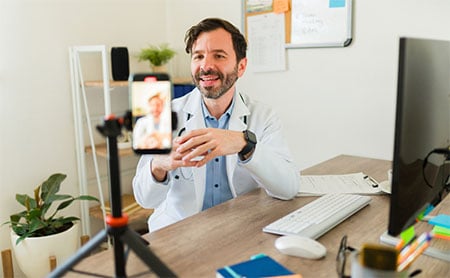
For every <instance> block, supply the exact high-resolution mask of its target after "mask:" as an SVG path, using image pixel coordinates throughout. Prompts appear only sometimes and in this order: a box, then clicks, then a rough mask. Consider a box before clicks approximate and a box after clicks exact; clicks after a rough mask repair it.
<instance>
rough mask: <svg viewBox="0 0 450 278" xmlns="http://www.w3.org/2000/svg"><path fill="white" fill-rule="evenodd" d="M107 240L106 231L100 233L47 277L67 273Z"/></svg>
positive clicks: (54, 277)
mask: <svg viewBox="0 0 450 278" xmlns="http://www.w3.org/2000/svg"><path fill="white" fill-rule="evenodd" d="M107 238H108V233H107V231H106V230H102V231H100V232H99V233H98V234H96V235H95V236H94V237H93V238H92V239H91V240H89V241H88V242H87V243H86V244H85V245H83V246H82V247H81V248H80V249H79V250H78V252H77V253H76V254H75V255H74V256H72V257H70V258H69V259H67V261H65V262H64V263H63V264H62V265H60V266H58V267H57V268H56V269H55V270H53V271H52V272H51V273H50V274H49V276H48V277H49V278H57V277H61V276H62V275H63V274H64V273H66V272H67V271H69V270H70V269H71V268H72V267H73V266H74V265H76V264H77V263H78V262H80V261H81V260H83V259H84V258H85V257H87V256H89V255H90V253H91V252H92V251H94V249H95V248H97V247H98V246H100V244H101V243H102V242H104V241H105V240H107Z"/></svg>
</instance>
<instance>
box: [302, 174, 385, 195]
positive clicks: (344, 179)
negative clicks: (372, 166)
mask: <svg viewBox="0 0 450 278" xmlns="http://www.w3.org/2000/svg"><path fill="white" fill-rule="evenodd" d="M326 193H354V194H381V193H383V191H382V190H381V188H380V186H379V183H378V182H377V181H376V180H374V179H373V178H371V177H369V176H368V175H365V174H364V173H362V172H360V173H353V174H344V175H303V176H301V177H300V190H299V192H298V193H297V197H298V196H320V195H323V194H326Z"/></svg>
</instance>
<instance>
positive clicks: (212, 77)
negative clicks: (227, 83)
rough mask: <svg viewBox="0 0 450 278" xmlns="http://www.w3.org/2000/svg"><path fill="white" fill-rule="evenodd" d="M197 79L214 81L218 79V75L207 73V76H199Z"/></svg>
mask: <svg viewBox="0 0 450 278" xmlns="http://www.w3.org/2000/svg"><path fill="white" fill-rule="evenodd" d="M199 79H200V80H201V81H205V82H208V81H216V80H219V77H218V76H211V75H207V76H200V78H199Z"/></svg>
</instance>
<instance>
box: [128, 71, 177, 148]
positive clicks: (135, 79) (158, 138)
mask: <svg viewBox="0 0 450 278" xmlns="http://www.w3.org/2000/svg"><path fill="white" fill-rule="evenodd" d="M130 97H131V101H130V103H131V113H132V124H133V136H132V144H133V150H134V151H135V152H136V153H139V154H163V153H169V152H170V151H171V146H172V118H171V117H172V109H171V99H172V84H171V82H170V80H169V76H168V75H166V74H136V75H133V76H132V77H131V85H130Z"/></svg>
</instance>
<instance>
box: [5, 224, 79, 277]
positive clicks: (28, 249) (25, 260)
mask: <svg viewBox="0 0 450 278" xmlns="http://www.w3.org/2000/svg"><path fill="white" fill-rule="evenodd" d="M78 227H79V224H75V225H73V226H72V227H71V228H70V229H68V230H67V231H64V232H62V233H59V234H55V235H50V236H43V237H29V238H26V239H25V240H23V241H21V242H20V243H19V244H18V245H16V240H17V238H18V236H17V235H16V233H14V231H12V230H11V244H12V249H13V251H14V256H15V258H16V261H17V263H18V265H19V267H20V270H22V272H23V273H24V274H25V275H26V276H27V277H30V278H31V277H39V278H42V277H46V276H47V275H48V274H49V273H50V261H49V257H50V256H55V257H56V263H57V265H61V264H62V263H63V262H64V261H65V260H67V259H68V258H70V257H71V256H72V255H74V254H75V253H76V251H77V249H78V248H79V236H78V229H79V228H78Z"/></svg>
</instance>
